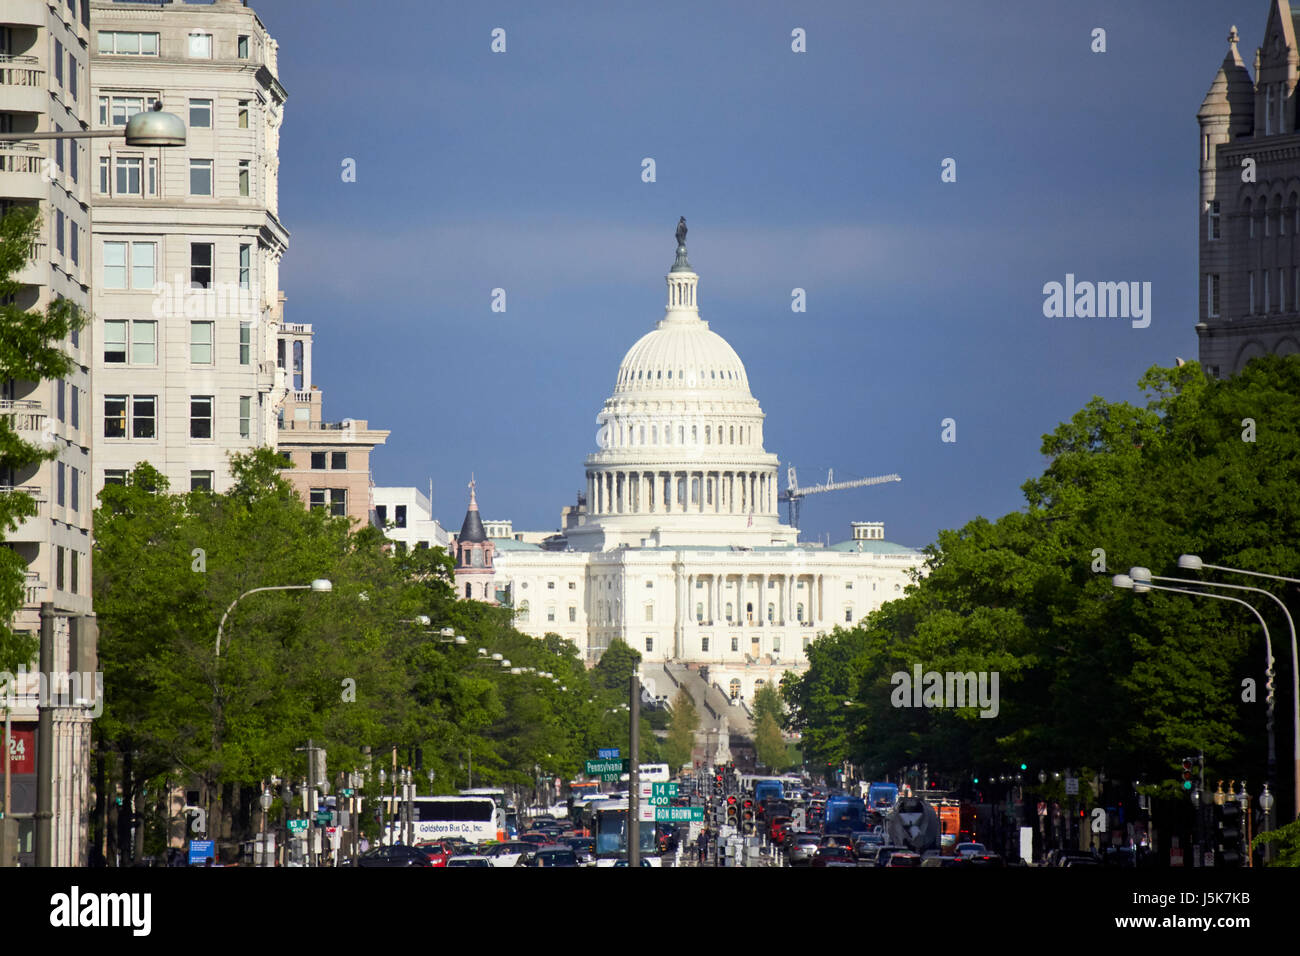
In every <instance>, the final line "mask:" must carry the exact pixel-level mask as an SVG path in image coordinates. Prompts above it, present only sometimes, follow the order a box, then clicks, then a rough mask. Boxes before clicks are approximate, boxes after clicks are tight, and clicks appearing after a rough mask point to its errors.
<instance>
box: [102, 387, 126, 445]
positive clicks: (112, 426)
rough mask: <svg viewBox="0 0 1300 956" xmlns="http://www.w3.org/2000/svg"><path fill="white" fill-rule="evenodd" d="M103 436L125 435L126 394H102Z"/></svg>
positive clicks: (115, 436) (116, 436)
mask: <svg viewBox="0 0 1300 956" xmlns="http://www.w3.org/2000/svg"><path fill="white" fill-rule="evenodd" d="M104 437H105V438H125V437H126V396H125V395H105V396H104Z"/></svg>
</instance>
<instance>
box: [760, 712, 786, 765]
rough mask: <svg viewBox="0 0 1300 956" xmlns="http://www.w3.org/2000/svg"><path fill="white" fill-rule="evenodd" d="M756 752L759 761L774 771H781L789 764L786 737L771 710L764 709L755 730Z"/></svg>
mask: <svg viewBox="0 0 1300 956" xmlns="http://www.w3.org/2000/svg"><path fill="white" fill-rule="evenodd" d="M754 753H755V755H756V756H757V757H758V762H759V763H760V764H762V765H763V766H764V767H767V768H769V769H771V770H772V771H773V772H778V773H779V772H780V771H782V770H785V769H786V768H787V767H788V766H789V763H788V762H787V761H788V759H789V751H788V750H787V749H786V745H785V738H784V737H782V736H781V728H780V727H778V726H777V723H776V718H775V717H773V716H772V712H771V711H770V710H769V711H764V712H763V716H762V717H760V718H759V719H758V724H757V726H756V728H755V730H754Z"/></svg>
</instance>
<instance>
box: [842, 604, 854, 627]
mask: <svg viewBox="0 0 1300 956" xmlns="http://www.w3.org/2000/svg"><path fill="white" fill-rule="evenodd" d="M844 623H845V624H852V623H853V608H851V607H846V608H845V609H844Z"/></svg>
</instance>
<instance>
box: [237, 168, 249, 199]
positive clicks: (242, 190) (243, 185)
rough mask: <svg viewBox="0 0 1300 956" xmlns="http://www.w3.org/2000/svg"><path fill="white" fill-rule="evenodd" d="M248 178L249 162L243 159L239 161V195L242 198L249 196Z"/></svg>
mask: <svg viewBox="0 0 1300 956" xmlns="http://www.w3.org/2000/svg"><path fill="white" fill-rule="evenodd" d="M248 176H249V162H248V160H246V159H241V160H240V161H239V195H241V196H247V195H248Z"/></svg>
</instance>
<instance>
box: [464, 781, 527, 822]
mask: <svg viewBox="0 0 1300 956" xmlns="http://www.w3.org/2000/svg"><path fill="white" fill-rule="evenodd" d="M457 792H458V793H459V794H460V795H461V796H462V797H487V798H488V799H490V800H491V801H492V802H493V803H495V804H496V807H497V827H498V829H501V830H507V831H508V830H509V829H510V827H511V826H512V825H513V826H514V828H515V833H518V832H519V814H518V811H517V810H516V809H515V808H514V806H513V805H512V804H511V802H510V798H509V797H507V796H506V792H505V791H504V790H502V789H501V788H500V787H474V788H473V789H471V790H459V791H457Z"/></svg>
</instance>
